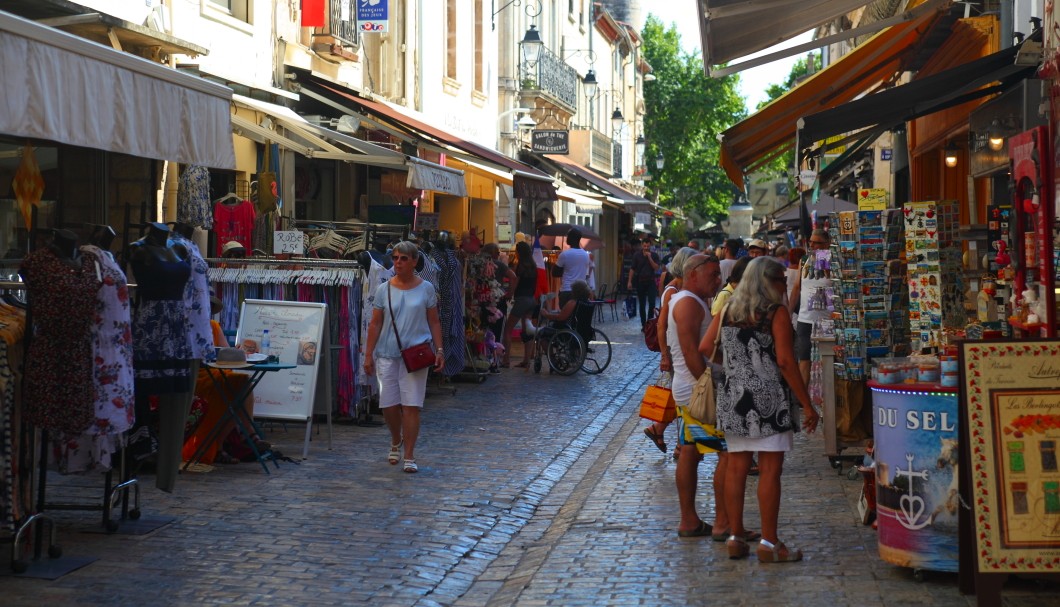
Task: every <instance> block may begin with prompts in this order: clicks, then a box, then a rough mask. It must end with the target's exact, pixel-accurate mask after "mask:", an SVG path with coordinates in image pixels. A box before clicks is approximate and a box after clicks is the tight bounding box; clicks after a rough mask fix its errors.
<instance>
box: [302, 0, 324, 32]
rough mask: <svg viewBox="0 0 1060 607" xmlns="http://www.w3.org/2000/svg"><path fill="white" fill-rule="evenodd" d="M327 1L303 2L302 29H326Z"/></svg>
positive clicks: (304, 0) (305, 0)
mask: <svg viewBox="0 0 1060 607" xmlns="http://www.w3.org/2000/svg"><path fill="white" fill-rule="evenodd" d="M326 12H327V2H325V0H302V27H324V16H325V14H326Z"/></svg>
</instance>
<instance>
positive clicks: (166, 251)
mask: <svg viewBox="0 0 1060 607" xmlns="http://www.w3.org/2000/svg"><path fill="white" fill-rule="evenodd" d="M147 226H148V227H147V235H146V236H144V237H143V238H141V239H140V240H137V241H136V242H134V243H132V249H131V251H130V253H129V259H130V260H131V261H132V262H133V264H143V265H145V266H150V265H151V264H152V263H153V262H155V261H164V262H175V261H182V260H184V259H187V258H188V250H187V249H186V248H185V247H184V245H182V244H174V245H172V246H170V245H169V242H168V240H169V226H167V225H166V224H164V223H149V224H147Z"/></svg>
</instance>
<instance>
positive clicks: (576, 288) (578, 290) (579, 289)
mask: <svg viewBox="0 0 1060 607" xmlns="http://www.w3.org/2000/svg"><path fill="white" fill-rule="evenodd" d="M570 294H571V298H572V299H576V300H578V301H587V300H589V299H592V296H593V294H592V292H590V291H589V283H587V282H585V281H584V280H575V281H574V282H572V283H571V284H570Z"/></svg>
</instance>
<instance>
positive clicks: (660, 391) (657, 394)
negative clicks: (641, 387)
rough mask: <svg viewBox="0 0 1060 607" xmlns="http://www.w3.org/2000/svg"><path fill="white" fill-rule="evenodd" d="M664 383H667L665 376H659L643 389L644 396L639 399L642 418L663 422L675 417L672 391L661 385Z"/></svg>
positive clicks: (675, 408) (675, 407) (675, 410)
mask: <svg viewBox="0 0 1060 607" xmlns="http://www.w3.org/2000/svg"><path fill="white" fill-rule="evenodd" d="M664 383H669V382H668V380H667V379H666V376H659V379H658V380H656V382H655V383H654V384H652V385H650V386H648V388H647V389H646V390H645V391H644V397H643V398H641V399H640V416H641V417H643V418H644V419H650V420H651V421H653V422H661V423H664V424H665V423H668V422H671V421H673V420H674V418H675V417H677V404H676V403H675V402H674V395H673V392H671V391H670V387H669V386H667V385H662V384H664Z"/></svg>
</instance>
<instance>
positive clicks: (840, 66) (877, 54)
mask: <svg viewBox="0 0 1060 607" xmlns="http://www.w3.org/2000/svg"><path fill="white" fill-rule="evenodd" d="M918 10H921V9H920V7H918V8H917V9H913V11H918ZM939 14H940V10H939V9H937V8H932V9H930V10H926V11H925V12H921V13H918V15H919V16H918V17H917V18H915V19H912V20H910V21H906V22H903V23H901V24H898V25H895V26H892V27H890V28H888V29H886V30H884V31H882V32H880V33H879V34H876V35H875V36H873V37H872V38H870V39H869V40H868V41H866V42H865V43H864V44H862V45H861V46H859V47H857V48H855V49H854V50H853V51H851V52H849V53H847V54H846V55H844V56H843V57H841V58H840V59H839V60H837V61H836V62H835V63H833V64H831V65H829V66H828V67H826V68H825V69H823V70H821V71H820V72H817V73H816V74H814V75H813V76H811V77H810V78H808V79H806V80H805V81H803V82H802V83H801V84H799V85H798V86H796V87H795V88H793V89H792V90H790V91H788V92H787V93H785V94H784V95H783V96H781V97H779V98H778V99H776V100H774V101H773V102H772V103H770V104H769V105H767V106H766V107H764V108H762V109H761V110H759V111H758V112H756V113H754V114H752V115H751V116H750V117H748V118H746V119H745V120H743V121H741V122H738V123H736V124H735V125H733V126H732V127H730V128H729V129H727V130H726V131H725V132H724V133H722V140H721V158H720V162H721V165H722V168H724V169H725V173H726V174H727V175H728V176H729V179H731V180H732V182H733V183H735V184H736V186H737V187H738V188H740V189H741V190H742V189H743V188H744V178H743V176H744V174H747V173H750V172H753V171H754V170H755V169H756V168H757V167H758V166H760V165H761V164H764V163H765V162H768V161H769V160H771V159H772V158H774V157H776V156H777V155H778V154H781V153H784V152H785V151H787V150H789V149H791V148H792V147H793V146H794V145H795V130H796V122H797V121H798V119H799V118H801V117H803V116H806V115H808V114H812V113H815V112H819V111H821V110H825V109H829V108H833V107H836V106H838V105H840V104H842V103H846V102H848V101H850V100H852V99H854V98H856V97H858V96H860V95H863V94H865V93H867V92H869V91H871V90H873V89H874V88H876V87H878V86H880V85H882V84H884V83H888V82H891V81H892V80H893V79H894V78H895V77H896V76H897V75H898V74H900V73H901V72H903V71H905V69H906V65H907V62H908V60H909V59H910V58H911V57H912V56H913V55H914V53H915V51H916V48H917V46H918V42H919V41H921V40H922V38H923V36H924V35H925V34H926V33H927V32H928V31H929V30H930V29H931V27H932V25H933V24H934V22H935V20H936V18H937V17H938V16H939Z"/></svg>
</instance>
